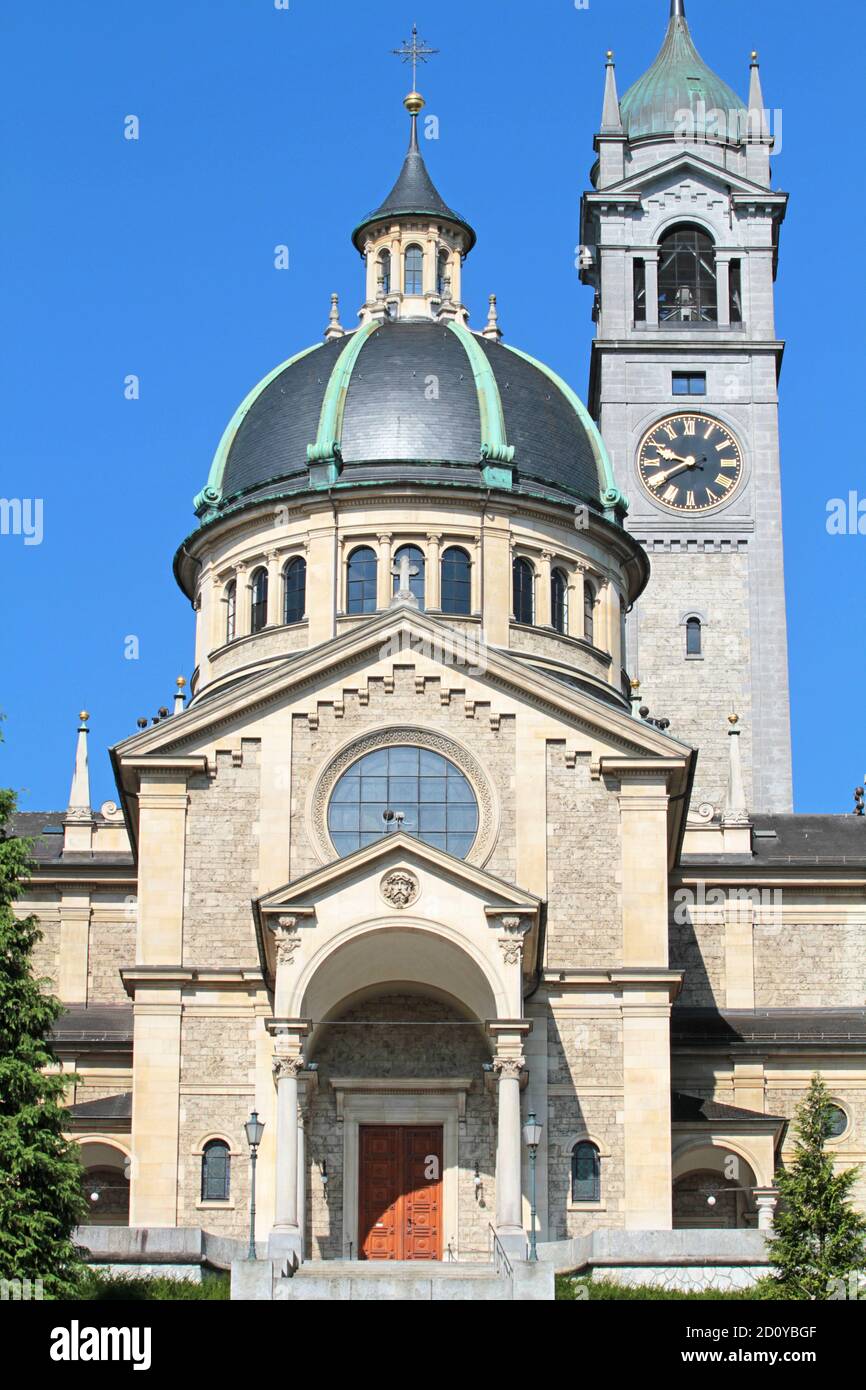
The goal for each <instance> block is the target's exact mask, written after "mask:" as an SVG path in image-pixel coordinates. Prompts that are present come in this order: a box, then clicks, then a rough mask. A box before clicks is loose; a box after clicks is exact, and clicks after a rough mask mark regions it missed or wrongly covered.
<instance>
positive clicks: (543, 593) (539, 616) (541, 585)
mask: <svg viewBox="0 0 866 1390" xmlns="http://www.w3.org/2000/svg"><path fill="white" fill-rule="evenodd" d="M552 561H553V555H552V553H551V552H550V551H549V550H542V552H541V564H540V565H539V569H538V591H537V593H536V595H535V623H536V626H537V627H550V622H551V612H550V576H551V571H552Z"/></svg>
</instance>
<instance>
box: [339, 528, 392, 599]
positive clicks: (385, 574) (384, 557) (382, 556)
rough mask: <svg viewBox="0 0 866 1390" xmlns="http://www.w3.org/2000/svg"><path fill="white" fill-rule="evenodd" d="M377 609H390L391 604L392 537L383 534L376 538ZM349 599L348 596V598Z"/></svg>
mask: <svg viewBox="0 0 866 1390" xmlns="http://www.w3.org/2000/svg"><path fill="white" fill-rule="evenodd" d="M376 542H377V552H376V553H377V564H376V607H377V608H380V609H382V608H388V607H389V606H390V603H391V550H392V542H391V537H390V535H387V534H385V533H384V532H383V534H382V535H380V536H377V537H376ZM347 597H348V596H347Z"/></svg>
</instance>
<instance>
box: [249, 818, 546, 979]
mask: <svg viewBox="0 0 866 1390" xmlns="http://www.w3.org/2000/svg"><path fill="white" fill-rule="evenodd" d="M371 880H374V881H376V882H377V883H379V884H380V896H381V899H382V913H383V916H386V915H390V917H391V918H392V919H393V920H394V921H395V922H397V921H399V919H400V916H401V914H402V913H404V912H408V913H411V912H412V909H413V906H414V896H413V894H414V892H415V891H416V890H417V891H419V892H420V886H421V884H422V883H423V882H424V881H425V880H426V881H428V882H429V881H431V880H432V881H436V882H438V883H440V884H443V885H444V884H447V885H448V886H449V887H450V888H451V890H452V891H453V890H456V891H457V893H458V894H462V895H463V901H464V902H465V900H466V899H467V898H471V899H472V900H473V902H474V904H475V906H476V909H477V910H478V911H479V912H481V913H482V914H484V915H485V916H486V917H487V918H488V919H489V922H490V925H491V926H494V927H495V926H496V925H497V924H499V923H501V922H503V921H505V922H507V921H509V920H511V918H512V917H513V918H515V919H519V921H520V923H521V931H522V933H523V934H524V936H525V950H524V961H525V965H526V968H527V969H534V966H535V959H536V954H537V948H538V942H539V934H540V927H541V913H542V902H541V899H540V898H538V897H537V896H536V895H535V894H534V893H530V892H527V891H526V890H525V889H523V888H519V887H517V886H516V885H515V884H512V883H507V882H506V881H505V880H504V879H501V878H498V877H497V876H496V875H494V874H490V873H488V872H487V870H486V869H484V868H481V867H480V866H479V865H478V864H473V863H470V862H468V861H467V860H465V859H457V858H455V857H454V855H452V854H448V853H446V852H445V850H441V849H436V848H435V847H434V846H432V845H428V844H426V843H425V841H423V840H419V839H417V838H416V837H415V836H413V835H408V834H407V833H406V832H405V831H398V832H395V833H394V834H392V835H384V836H383V837H382V838H381V839H380V840H377V841H376V842H375V844H372V845H365V846H363V847H362V848H361V849H358V850H355V851H354V852H353V853H352V854H347V855H345V856H344V857H343V858H341V859H334V860H332V861H331V862H330V863H328V864H325V865H323V866H322V867H321V868H319V869H314V870H312V872H310V873H307V874H304V875H303V876H302V877H301V878H298V879H296V880H294V882H292V883H287V884H285V885H284V886H283V887H281V888H277V889H274V890H273V891H272V892H269V893H265V894H263V895H262V896H261V897H260V898H258V899H256V900H255V902H254V903H253V909H254V914H255V919H256V932H257V937H258V942H259V951H260V956H261V959H262V964H263V967H264V968H265V972H266V974H267V976H268V977H269V978H272V977H273V974H274V972H275V944H274V941H275V929H276V928H278V926H279V925H280V924H281V923H285V922H287V921H288V922H291V924H292V928H293V929H296V928H297V929H300V930H302V931H303V930H304V929H305V928H312V927H314V926H315V923H316V917H317V910H318V907H319V905H320V904H321V903H322V902H323V901H324V900H325V899H327V898H330V897H332V896H333V895H335V894H340V893H341V892H345V894H346V895H347V897H348V898H350V899H351V900H352V901H354V900H355V895H356V894H357V889H358V885H359V884H360V883H363V882H368V881H371ZM389 892H390V897H389ZM427 896H429V895H427ZM437 896H438V895H437Z"/></svg>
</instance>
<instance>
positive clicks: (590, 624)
mask: <svg viewBox="0 0 866 1390" xmlns="http://www.w3.org/2000/svg"><path fill="white" fill-rule="evenodd" d="M583 635H584V637H585V638H586V640H587V642H592V643H593V645H595V589H594V588H593V587H592V585H591V584H590V583H589V582H588V581H587V583H585V584H584V586H583Z"/></svg>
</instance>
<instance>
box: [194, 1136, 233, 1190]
mask: <svg viewBox="0 0 866 1390" xmlns="http://www.w3.org/2000/svg"><path fill="white" fill-rule="evenodd" d="M230 1190H231V1154H230V1152H229V1146H228V1144H226V1143H225V1141H224V1140H223V1139H211V1141H210V1143H209V1144H205V1146H204V1149H203V1150H202V1156H201V1200H202V1201H203V1202H227V1201H228V1199H229V1192H230Z"/></svg>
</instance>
